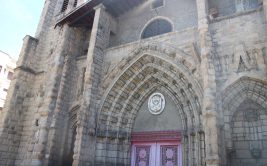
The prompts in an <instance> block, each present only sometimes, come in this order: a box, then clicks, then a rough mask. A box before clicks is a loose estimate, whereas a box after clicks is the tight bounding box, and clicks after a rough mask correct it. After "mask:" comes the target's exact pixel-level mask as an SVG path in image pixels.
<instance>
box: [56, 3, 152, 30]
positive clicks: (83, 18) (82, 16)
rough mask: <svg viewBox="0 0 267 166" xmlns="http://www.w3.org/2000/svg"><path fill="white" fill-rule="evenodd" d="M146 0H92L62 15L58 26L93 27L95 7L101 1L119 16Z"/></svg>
mask: <svg viewBox="0 0 267 166" xmlns="http://www.w3.org/2000/svg"><path fill="white" fill-rule="evenodd" d="M144 1H147V0H90V1H88V2H86V3H84V4H83V5H81V6H79V7H77V8H75V9H74V10H72V11H70V12H69V13H67V14H66V15H64V16H63V17H61V18H60V19H59V20H58V21H57V23H56V26H57V25H63V24H66V23H67V24H69V25H70V26H75V27H79V26H86V27H89V28H91V27H92V25H93V21H94V14H95V11H94V7H95V6H97V5H99V4H100V3H103V5H104V6H105V7H106V9H107V11H108V12H109V13H110V14H112V15H113V16H114V17H118V16H120V15H121V14H123V13H125V12H126V11H128V10H130V9H132V8H134V7H136V6H138V5H139V4H141V3H142V2H144Z"/></svg>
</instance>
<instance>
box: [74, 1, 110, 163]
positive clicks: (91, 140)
mask: <svg viewBox="0 0 267 166" xmlns="http://www.w3.org/2000/svg"><path fill="white" fill-rule="evenodd" d="M94 10H95V17H94V23H93V28H92V32H91V38H90V42H89V48H88V54H87V66H86V74H85V83H84V101H83V105H82V109H81V110H82V111H81V113H80V115H78V121H80V123H79V124H78V126H77V128H78V129H77V137H76V143H75V150H74V164H73V165H75V166H77V165H94V157H95V154H94V153H95V137H96V135H95V134H96V118H97V110H98V109H99V108H98V99H97V96H98V95H99V94H98V92H99V85H100V82H101V78H102V68H103V59H104V50H105V49H106V48H107V47H108V45H109V37H110V26H111V19H112V17H111V16H110V15H109V14H108V13H107V12H106V10H105V7H104V5H102V4H100V5H98V6H96V7H95V8H94Z"/></svg>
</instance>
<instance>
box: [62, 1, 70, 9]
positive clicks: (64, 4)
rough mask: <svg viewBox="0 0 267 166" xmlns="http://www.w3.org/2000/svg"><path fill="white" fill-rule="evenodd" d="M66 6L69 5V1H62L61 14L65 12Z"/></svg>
mask: <svg viewBox="0 0 267 166" xmlns="http://www.w3.org/2000/svg"><path fill="white" fill-rule="evenodd" d="M68 4H69V0H64V2H63V4H62V8H61V12H64V11H65V10H67V8H68Z"/></svg>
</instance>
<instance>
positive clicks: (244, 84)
mask: <svg viewBox="0 0 267 166" xmlns="http://www.w3.org/2000/svg"><path fill="white" fill-rule="evenodd" d="M266 92H267V86H266V83H265V82H264V81H261V80H256V79H252V78H248V77H243V78H241V79H239V80H238V81H236V82H235V83H233V84H232V85H231V86H229V87H228V88H227V89H226V90H225V92H224V96H223V110H224V135H225V138H224V139H225V145H226V159H227V163H226V164H227V165H228V166H251V165H255V166H264V165H267V159H266V153H267V148H266V146H265V145H266V143H267V130H266V129H267V121H266V119H267V110H266V108H267V98H266V96H265V94H266Z"/></svg>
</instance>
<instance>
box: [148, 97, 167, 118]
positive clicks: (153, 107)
mask: <svg viewBox="0 0 267 166" xmlns="http://www.w3.org/2000/svg"><path fill="white" fill-rule="evenodd" d="M164 108H165V98H164V96H163V95H162V94H161V93H153V94H152V95H151V96H150V97H149V99H148V110H149V112H150V113H151V114H154V115H158V114H161V113H162V111H163V110H164Z"/></svg>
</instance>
